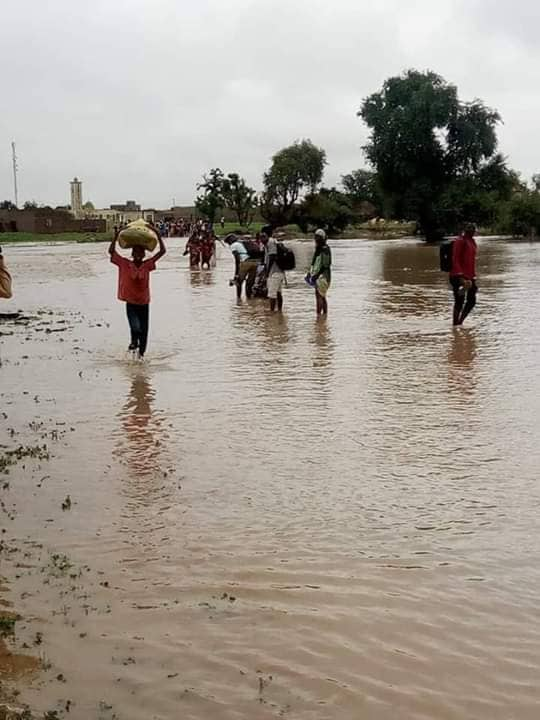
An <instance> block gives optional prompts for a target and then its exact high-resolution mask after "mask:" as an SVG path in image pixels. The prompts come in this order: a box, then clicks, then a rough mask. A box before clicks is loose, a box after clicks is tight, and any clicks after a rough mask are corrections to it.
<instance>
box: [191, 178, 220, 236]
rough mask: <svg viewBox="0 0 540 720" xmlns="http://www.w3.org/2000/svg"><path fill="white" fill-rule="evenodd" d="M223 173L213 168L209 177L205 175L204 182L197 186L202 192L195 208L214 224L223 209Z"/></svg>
mask: <svg viewBox="0 0 540 720" xmlns="http://www.w3.org/2000/svg"><path fill="white" fill-rule="evenodd" d="M223 177H224V175H223V172H222V171H221V170H220V169H219V168H213V169H212V170H210V172H209V173H208V175H203V182H202V183H199V184H198V185H197V190H202V191H203V193H202V195H198V196H197V199H196V200H195V207H196V208H197V210H198V211H199V212H200V213H201V215H203V216H204V217H205V218H206V219H207V220H208V221H209V222H211V223H214V222H215V221H216V216H217V213H218V210H219V209H220V208H222V207H223V204H224V200H223V192H222V191H223Z"/></svg>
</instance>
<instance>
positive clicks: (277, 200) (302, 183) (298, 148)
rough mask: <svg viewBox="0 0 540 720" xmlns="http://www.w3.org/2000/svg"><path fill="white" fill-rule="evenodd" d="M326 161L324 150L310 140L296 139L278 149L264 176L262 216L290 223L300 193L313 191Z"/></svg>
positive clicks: (278, 222)
mask: <svg viewBox="0 0 540 720" xmlns="http://www.w3.org/2000/svg"><path fill="white" fill-rule="evenodd" d="M325 165H326V152H325V151H324V150H323V149H322V148H318V147H316V146H315V145H314V144H313V143H312V142H311V140H302V141H301V142H295V143H294V144H293V145H290V146H289V147H286V148H283V149H282V150H280V151H279V152H277V153H276V154H275V155H274V157H273V158H272V164H271V166H270V168H269V170H268V171H267V172H265V174H264V178H263V182H264V192H263V195H262V198H261V213H262V216H263V217H264V218H265V220H267V221H268V222H269V223H271V224H272V225H274V226H276V227H277V226H279V225H287V224H288V223H290V222H291V221H292V220H293V218H294V214H295V210H296V205H297V203H298V200H299V198H300V195H301V193H302V192H304V191H307V192H308V193H309V194H310V195H311V196H313V195H314V194H315V193H316V191H317V188H318V187H319V185H320V184H321V182H322V178H323V173H324V167H325Z"/></svg>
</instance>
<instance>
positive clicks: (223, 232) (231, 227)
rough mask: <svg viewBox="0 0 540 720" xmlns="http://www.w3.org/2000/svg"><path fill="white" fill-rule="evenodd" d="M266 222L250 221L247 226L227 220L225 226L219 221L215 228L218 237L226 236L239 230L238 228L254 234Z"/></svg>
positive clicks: (243, 231)
mask: <svg viewBox="0 0 540 720" xmlns="http://www.w3.org/2000/svg"><path fill="white" fill-rule="evenodd" d="M264 224H265V223H262V222H252V223H250V225H249V227H245V226H242V225H239V224H238V223H233V222H226V223H225V227H223V228H222V227H221V225H220V224H219V223H217V224H216V225H215V226H214V230H215V231H216V235H217V236H218V237H226V236H227V235H228V234H229V233H232V232H237V231H238V230H240V231H241V232H242V233H246V234H247V233H250V234H254V233H258V232H260V230H261V228H262V227H263V226H264Z"/></svg>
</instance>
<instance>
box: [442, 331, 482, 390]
mask: <svg viewBox="0 0 540 720" xmlns="http://www.w3.org/2000/svg"><path fill="white" fill-rule="evenodd" d="M476 357H477V341H476V332H475V331H474V330H471V329H469V328H464V327H460V328H453V331H452V334H451V337H450V341H449V344H448V386H449V388H450V390H453V391H456V392H458V393H460V394H463V395H464V396H472V395H474V393H475V390H476V383H477V378H476V372H475V360H476Z"/></svg>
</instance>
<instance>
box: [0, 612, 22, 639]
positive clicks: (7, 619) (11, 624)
mask: <svg viewBox="0 0 540 720" xmlns="http://www.w3.org/2000/svg"><path fill="white" fill-rule="evenodd" d="M18 619H19V617H18V615H11V614H10V615H0V637H9V636H10V635H14V634H15V623H16V622H17V620H18Z"/></svg>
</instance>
